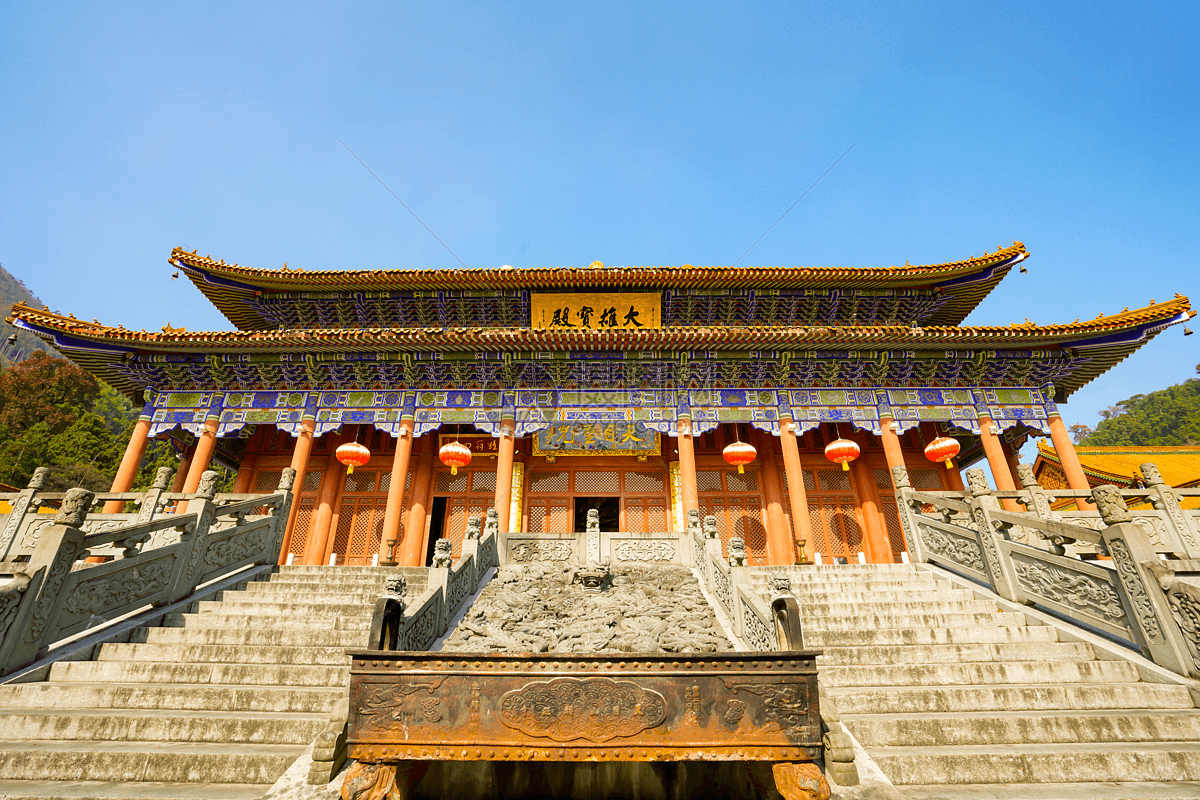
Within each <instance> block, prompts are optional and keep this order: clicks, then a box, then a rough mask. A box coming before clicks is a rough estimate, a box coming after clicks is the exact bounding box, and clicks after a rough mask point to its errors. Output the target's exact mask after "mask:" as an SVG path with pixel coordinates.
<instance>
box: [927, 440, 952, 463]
mask: <svg viewBox="0 0 1200 800" xmlns="http://www.w3.org/2000/svg"><path fill="white" fill-rule="evenodd" d="M958 450H959V447H958V439H952V438H951V437H949V436H939V437H938V438H936V439H934V440H933V441H932V442H930V443H929V444H927V445H925V457H926V458H928V459H929V460H930V461H944V462H945V463H946V469H951V468H952V464H951V459H953V458H954V457H955V456H956V455H958Z"/></svg>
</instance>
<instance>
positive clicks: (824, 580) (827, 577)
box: [750, 571, 950, 586]
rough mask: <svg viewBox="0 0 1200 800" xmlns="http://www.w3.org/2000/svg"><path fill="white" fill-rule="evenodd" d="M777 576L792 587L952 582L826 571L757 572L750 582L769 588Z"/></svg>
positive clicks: (916, 575) (923, 575)
mask: <svg viewBox="0 0 1200 800" xmlns="http://www.w3.org/2000/svg"><path fill="white" fill-rule="evenodd" d="M776 576H782V577H786V578H787V579H788V580H790V581H791V582H792V586H839V585H841V584H848V583H855V584H863V585H868V584H873V583H879V584H886V583H913V584H917V583H922V584H932V583H941V584H949V583H950V581H948V580H946V579H945V578H942V577H939V576H937V575H934V574H933V573H930V572H860V573H856V574H850V573H841V574H838V573H837V572H833V571H825V572H822V573H819V574H814V573H809V572H793V573H791V574H790V575H788V574H783V573H775V572H771V573H765V572H760V571H755V572H754V573H753V574H752V575H751V576H750V582H751V583H752V584H753V585H755V586H759V585H761V586H769V585H770V583H771V580H772V579H773V578H775V577H776Z"/></svg>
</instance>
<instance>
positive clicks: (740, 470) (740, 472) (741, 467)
mask: <svg viewBox="0 0 1200 800" xmlns="http://www.w3.org/2000/svg"><path fill="white" fill-rule="evenodd" d="M745 474H746V468H745V467H743V466H742V465H741V464H738V475H745Z"/></svg>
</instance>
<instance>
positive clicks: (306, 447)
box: [279, 416, 317, 564]
mask: <svg viewBox="0 0 1200 800" xmlns="http://www.w3.org/2000/svg"><path fill="white" fill-rule="evenodd" d="M316 427H317V421H316V419H314V418H313V417H312V416H305V417H304V419H302V420H300V435H299V436H297V437H296V446H295V447H294V448H293V449H292V463H291V464H290V466H291V468H292V469H294V470H296V480H295V481H293V482H292V507H291V510H290V511H288V519H287V528H286V529H284V533H283V547H281V548H279V563H280V564H283V563H285V562H286V561H287V557H288V553H289V552H291V550H292V531H293V530H294V529H295V527H296V514H297V512H299V511H300V502H299V498H300V492H302V491H304V476H305V475H307V474H308V459H309V457H310V456H311V455H312V449H313V431H314V430H315V429H316ZM305 549H306V550H307V548H305ZM300 560H301V562H302V563H303V561H304V558H303V555H302V556H301V559H300Z"/></svg>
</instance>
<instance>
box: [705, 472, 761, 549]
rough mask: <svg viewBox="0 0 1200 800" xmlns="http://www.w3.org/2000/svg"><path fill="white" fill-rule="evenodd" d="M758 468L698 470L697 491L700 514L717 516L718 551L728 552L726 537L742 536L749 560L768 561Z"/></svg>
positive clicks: (727, 538)
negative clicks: (719, 546) (740, 470)
mask: <svg viewBox="0 0 1200 800" xmlns="http://www.w3.org/2000/svg"><path fill="white" fill-rule="evenodd" d="M759 487H760V481H759V475H758V472H757V470H746V472H744V473H739V472H738V471H737V470H718V469H698V470H696V492H697V494H698V495H699V501H700V516H701V517H707V516H710V515H711V516H714V517H716V518H717V530H718V531H719V532H720V535H721V552H722V553H723V554H724V555H725V556H728V555H729V538H730V537H731V536H735V535H736V536H741V537H742V540H743V541H744V542H745V543H746V558H747V559H748V560H749V563H750V564H752V565H754V564H766V563H767V529H766V526H765V525H764V515H763V499H762V490H761V489H760V488H759Z"/></svg>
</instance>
